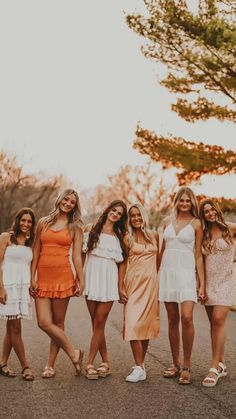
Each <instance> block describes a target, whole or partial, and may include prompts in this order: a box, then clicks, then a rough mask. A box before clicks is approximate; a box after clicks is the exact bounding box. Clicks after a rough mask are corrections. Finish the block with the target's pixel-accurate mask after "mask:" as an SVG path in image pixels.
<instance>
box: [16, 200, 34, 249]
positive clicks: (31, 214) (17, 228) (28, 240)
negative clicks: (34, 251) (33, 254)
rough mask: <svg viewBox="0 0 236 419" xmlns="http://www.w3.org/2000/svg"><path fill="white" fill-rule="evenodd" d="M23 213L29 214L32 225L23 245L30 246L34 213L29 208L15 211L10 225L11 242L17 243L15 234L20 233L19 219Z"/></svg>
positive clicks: (32, 240)
mask: <svg viewBox="0 0 236 419" xmlns="http://www.w3.org/2000/svg"><path fill="white" fill-rule="evenodd" d="M24 214H29V215H30V216H31V219H32V226H31V229H30V235H29V237H28V238H27V239H26V241H25V246H28V247H31V246H32V245H33V242H34V227H35V215H34V211H33V210H32V209H31V208H27V207H25V208H21V209H20V210H19V211H18V212H17V213H16V216H15V218H14V221H13V224H12V227H11V242H12V243H14V244H18V243H17V236H19V234H20V233H21V229H20V221H21V218H22V217H23V215H24Z"/></svg>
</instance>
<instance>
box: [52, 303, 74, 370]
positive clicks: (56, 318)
mask: <svg viewBox="0 0 236 419" xmlns="http://www.w3.org/2000/svg"><path fill="white" fill-rule="evenodd" d="M69 301H70V299H69V298H62V299H57V298H56V299H53V300H52V313H53V314H52V316H53V323H54V324H55V325H56V326H58V327H60V329H62V330H64V328H65V317H66V312H67V308H68V304H69ZM59 350H60V346H58V345H57V344H56V342H55V341H54V340H53V339H51V343H50V350H49V357H48V362H47V365H48V367H52V368H54V364H55V361H56V358H57V355H58V352H59Z"/></svg>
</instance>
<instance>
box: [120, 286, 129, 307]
mask: <svg viewBox="0 0 236 419" xmlns="http://www.w3.org/2000/svg"><path fill="white" fill-rule="evenodd" d="M119 296H120V300H119V303H121V304H125V303H127V301H128V297H127V294H126V291H125V290H124V289H120V290H119Z"/></svg>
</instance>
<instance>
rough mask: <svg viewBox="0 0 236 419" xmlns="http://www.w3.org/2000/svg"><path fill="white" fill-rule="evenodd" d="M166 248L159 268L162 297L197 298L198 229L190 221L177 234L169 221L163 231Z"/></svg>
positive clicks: (173, 298) (177, 299) (177, 298)
mask: <svg viewBox="0 0 236 419" xmlns="http://www.w3.org/2000/svg"><path fill="white" fill-rule="evenodd" d="M163 239H164V240H165V250H164V253H163V257H162V261H161V267H160V271H159V281H160V288H159V300H160V301H166V302H176V303H182V302H184V301H194V302H195V303H196V302H197V291H196V285H197V284H196V274H195V255H194V247H195V231H194V228H193V227H192V224H191V223H190V224H187V225H186V226H185V227H184V228H182V230H180V231H179V233H178V234H176V233H175V230H174V227H173V224H172V223H171V224H169V225H168V226H167V227H166V229H165V231H164V235H163Z"/></svg>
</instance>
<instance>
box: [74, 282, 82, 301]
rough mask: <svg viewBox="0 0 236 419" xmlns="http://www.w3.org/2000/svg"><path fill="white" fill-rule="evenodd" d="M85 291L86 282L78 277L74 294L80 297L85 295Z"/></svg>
mask: <svg viewBox="0 0 236 419" xmlns="http://www.w3.org/2000/svg"><path fill="white" fill-rule="evenodd" d="M83 292H84V282H81V281H79V280H78V278H76V280H75V293H74V295H75V296H76V297H80V296H81V295H83Z"/></svg>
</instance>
